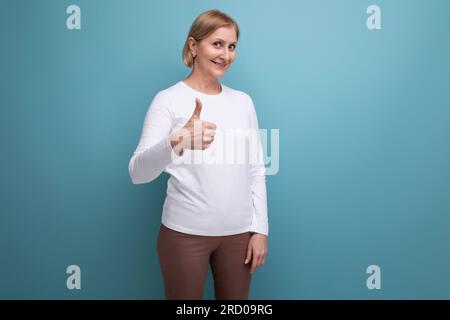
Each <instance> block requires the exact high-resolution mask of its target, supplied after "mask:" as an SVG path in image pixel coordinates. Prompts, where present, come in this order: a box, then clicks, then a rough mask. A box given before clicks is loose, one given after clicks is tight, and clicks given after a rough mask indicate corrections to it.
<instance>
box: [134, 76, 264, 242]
mask: <svg viewBox="0 0 450 320" xmlns="http://www.w3.org/2000/svg"><path fill="white" fill-rule="evenodd" d="M221 87H222V90H221V92H220V93H219V94H216V95H208V94H204V93H202V92H200V91H197V90H194V89H193V88H191V87H190V86H188V85H187V84H186V83H184V82H183V81H179V82H178V83H176V84H174V85H172V86H171V87H169V88H167V89H164V90H162V91H159V92H158V93H157V94H156V95H155V97H154V98H153V101H152V102H151V104H150V106H149V108H148V110H147V113H146V115H145V119H144V125H143V129H142V133H141V137H140V141H139V144H138V146H137V148H136V150H135V151H134V154H133V155H132V157H131V159H130V162H129V168H128V169H129V174H130V177H131V180H132V182H133V183H134V184H142V183H148V182H150V181H152V180H154V179H155V178H157V177H158V176H159V175H160V174H161V173H162V172H163V171H164V172H167V173H168V174H169V175H170V177H169V180H168V183H167V195H166V199H165V201H164V206H163V213H162V219H161V222H162V223H163V224H164V225H165V226H167V227H169V228H171V229H174V230H177V231H180V232H184V233H189V234H195V235H206V236H224V235H232V234H238V233H243V232H247V231H251V232H257V233H262V234H265V235H267V236H268V234H269V233H268V216H267V195H266V179H265V167H264V161H263V158H262V147H261V141H260V140H258V144H257V148H258V151H259V152H260V153H259V155H260V156H258V157H257V160H258V161H257V162H254V161H253V163H249V160H248V158H246V162H247V163H244V164H242V163H236V162H237V161H234V163H231V164H230V163H229V162H226V159H229V158H226V157H225V156H224V157H222V159H223V160H225V161H222V163H205V162H202V163H195V162H194V163H192V161H191V163H184V162H183V161H186V159H191V160H192V159H193V158H192V157H195V156H198V157H201V156H212V155H217V154H220V150H223V151H222V153H225V154H226V155H228V156H229V155H231V153H229V150H232V149H227V147H226V146H227V144H226V141H230V140H229V139H228V138H225V137H228V136H226V134H225V132H227V130H228V131H233V130H235V129H253V130H254V132H257V130H258V129H259V126H258V120H257V116H256V111H255V107H254V104H253V101H252V99H251V97H250V96H249V95H248V94H246V93H244V92H242V91H239V90H235V89H232V88H230V87H227V86H225V85H223V84H221ZM196 97H198V98H200V100H201V102H202V106H203V108H202V111H201V115H200V119H201V120H204V121H209V122H213V123H215V124H216V126H217V128H216V135H215V138H214V141H213V143H212V144H211V145H210V147H209V148H207V149H205V150H190V149H185V150H184V153H183V155H182V156H181V157H178V156H177V155H176V154H175V152H173V150H172V147H171V145H170V134H171V133H172V132H174V131H175V130H177V129H179V128H180V127H182V126H183V125H184V124H185V123H186V122H187V121H188V119H189V118H190V117H191V116H192V113H193V111H194V109H195V98H196ZM258 137H259V136H258ZM245 141H247V143H248V139H247V140H245ZM241 142H242V141H241ZM250 150H251V149H250ZM227 151H228V152H227ZM249 156H250V155H248V157H249ZM185 157H188V158H185ZM189 157H191V158H189ZM172 159H173V160H172ZM197 159H199V158H197ZM213 159H220V157H218V156H216V158H213Z"/></svg>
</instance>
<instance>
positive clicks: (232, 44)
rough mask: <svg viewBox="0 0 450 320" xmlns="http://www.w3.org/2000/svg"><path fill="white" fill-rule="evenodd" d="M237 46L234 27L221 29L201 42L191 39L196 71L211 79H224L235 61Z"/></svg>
mask: <svg viewBox="0 0 450 320" xmlns="http://www.w3.org/2000/svg"><path fill="white" fill-rule="evenodd" d="M236 46H237V38H236V31H235V29H234V27H233V26H230V27H220V28H218V29H217V30H216V31H214V32H213V33H212V34H210V35H209V36H208V37H207V38H205V39H203V40H201V41H199V42H196V41H195V40H194V39H193V38H189V47H190V49H191V52H192V53H193V55H194V56H195V59H194V69H195V70H196V71H199V72H201V73H202V74H204V75H206V76H208V77H211V78H220V77H223V76H224V75H225V72H226V71H227V70H228V68H229V67H230V66H231V64H232V63H233V61H234V58H235V54H236Z"/></svg>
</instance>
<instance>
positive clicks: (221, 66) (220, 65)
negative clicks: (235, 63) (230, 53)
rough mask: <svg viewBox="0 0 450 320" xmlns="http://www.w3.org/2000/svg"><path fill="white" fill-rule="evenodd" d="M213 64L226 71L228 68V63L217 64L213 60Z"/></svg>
mask: <svg viewBox="0 0 450 320" xmlns="http://www.w3.org/2000/svg"><path fill="white" fill-rule="evenodd" d="M211 62H212V63H214V64H215V65H216V66H217V67H218V68H220V69H225V67H226V66H227V64H226V63H219V62H216V61H214V60H211Z"/></svg>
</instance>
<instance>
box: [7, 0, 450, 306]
mask: <svg viewBox="0 0 450 320" xmlns="http://www.w3.org/2000/svg"><path fill="white" fill-rule="evenodd" d="M70 4H76V5H78V6H80V8H81V30H68V29H67V27H66V19H67V17H68V16H69V15H68V14H66V8H67V7H68V6H69V5H70ZM371 4H376V5H379V6H380V8H381V23H382V29H381V30H368V28H367V27H366V19H367V17H368V16H369V15H368V14H367V13H366V9H367V7H368V6H369V5H371ZM213 8H216V9H219V10H222V11H224V12H226V13H228V14H230V15H231V16H232V17H233V18H234V19H235V20H236V21H237V22H238V24H239V26H240V28H241V32H242V34H241V37H240V39H239V44H238V47H237V56H236V60H235V63H234V65H233V66H232V67H231V69H230V71H229V72H228V73H227V75H226V76H225V77H224V78H222V81H223V83H224V84H226V85H228V86H230V87H232V88H236V89H239V90H243V91H245V92H247V93H248V94H250V95H251V96H252V98H253V100H254V102H255V106H256V109H257V113H258V118H259V122H260V127H261V128H269V129H271V128H277V129H280V171H279V172H278V174H276V175H272V176H268V177H267V190H268V204H269V223H270V238H269V253H268V257H267V259H266V263H265V265H264V266H263V267H261V268H259V269H257V271H256V272H255V274H254V276H253V281H252V287H251V295H250V298H251V299H316V298H318V299H350V298H356V299H380V298H384V299H394V298H395V299H411V298H422V299H428V298H438V299H439V298H450V273H449V272H448V271H449V270H450V253H449V250H448V244H449V241H450V232H449V227H450V216H449V211H450V196H449V194H450V166H449V164H450V152H449V147H448V145H449V143H448V141H449V137H450V110H449V107H450V93H449V92H450V90H449V89H450V88H449V74H450V68H449V67H450V62H449V59H448V57H449V56H450V52H449V51H450V50H449V48H450V44H449V39H450V28H449V20H448V12H450V2H449V1H446V0H434V1H425V0H422V1H411V0H408V1H406V0H402V1H400V0H396V1H382V0H377V1H363V0H351V1H350V0H347V1H332V0H327V1H325V0H321V1H294V0H292V1H260V0H246V1H240V0H230V1H193V0H191V1H180V0H179V1H175V0H171V1H158V2H157V1H144V0H133V1H118V0H115V1H111V0H108V1H106V0H96V1H82V0H77V1H61V0H52V1H49V0H46V1H17V0H14V1H12V0H11V1H5V0H2V1H1V11H0V34H1V39H0V40H1V51H0V58H1V59H0V65H1V78H0V81H1V82H0V88H1V94H0V103H1V108H0V130H1V131H0V143H1V145H0V147H1V158H0V161H1V163H0V164H1V165H0V174H1V179H0V188H1V190H0V191H1V193H0V194H1V207H0V210H1V215H0V219H1V220H0V252H1V262H0V270H1V273H0V298H3V299H5V298H7V299H16V298H31V299H47V298H56V299H79V298H86V299H95V298H102V299H107V298H113V299H116V298H124V299H163V298H164V294H163V284H162V279H161V276H160V270H159V264H158V260H157V255H156V237H157V231H158V228H159V224H160V219H161V210H162V204H163V201H164V197H165V188H166V182H167V178H168V176H167V175H166V174H163V175H161V176H160V177H159V178H158V179H157V180H156V181H153V182H152V183H150V184H145V185H133V184H132V183H131V180H130V177H129V175H128V162H129V159H130V157H131V155H132V152H133V151H134V149H135V148H136V146H137V143H138V139H139V135H140V132H141V129H142V123H143V119H144V116H145V112H146V111H147V108H148V106H149V104H150V102H151V100H152V99H153V97H154V95H155V94H156V93H157V92H158V91H159V90H162V89H164V88H167V87H168V86H170V85H172V84H174V83H176V82H177V81H179V80H181V79H183V78H185V77H186V76H187V75H188V74H189V72H190V70H189V69H187V68H186V67H185V66H184V65H183V64H182V62H181V50H182V47H183V44H184V41H185V38H186V35H187V32H188V29H189V27H190V25H191V23H192V21H193V20H194V19H195V17H196V16H197V15H198V14H200V13H201V12H203V11H206V10H209V9H213ZM71 264H75V265H79V266H80V268H81V285H82V289H81V290H68V289H67V287H66V279H67V277H68V275H67V274H66V268H67V266H69V265H71ZM372 264H375V265H379V266H380V268H381V290H369V289H368V288H367V287H366V279H367V277H368V276H369V275H368V274H366V268H367V266H369V265H372ZM205 293H206V295H205V297H206V298H213V290H212V277H211V275H210V274H209V276H208V281H207V284H206V291H205Z"/></svg>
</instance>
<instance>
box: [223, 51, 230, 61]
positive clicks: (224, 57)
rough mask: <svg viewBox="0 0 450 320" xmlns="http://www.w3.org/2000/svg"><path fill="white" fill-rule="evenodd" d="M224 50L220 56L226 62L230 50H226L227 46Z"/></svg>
mask: <svg viewBox="0 0 450 320" xmlns="http://www.w3.org/2000/svg"><path fill="white" fill-rule="evenodd" d="M224 50H225V52H223V53H222V58H223V59H224V60H225V62H226V63H228V62H229V61H230V60H229V59H230V52H229V50H228V48H225V49H224Z"/></svg>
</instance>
